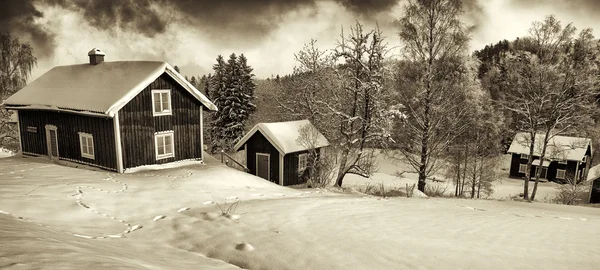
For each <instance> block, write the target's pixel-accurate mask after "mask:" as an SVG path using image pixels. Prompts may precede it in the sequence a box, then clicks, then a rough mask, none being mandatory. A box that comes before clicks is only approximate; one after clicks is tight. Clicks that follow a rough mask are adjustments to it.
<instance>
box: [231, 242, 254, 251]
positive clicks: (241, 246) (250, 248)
mask: <svg viewBox="0 0 600 270" xmlns="http://www.w3.org/2000/svg"><path fill="white" fill-rule="evenodd" d="M235 249H237V250H239V251H253V250H254V247H253V246H252V245H250V244H248V243H244V242H242V243H240V244H236V245H235Z"/></svg>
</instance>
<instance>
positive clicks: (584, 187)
mask: <svg viewBox="0 0 600 270" xmlns="http://www.w3.org/2000/svg"><path fill="white" fill-rule="evenodd" d="M566 182H567V183H566V184H563V185H560V186H559V187H558V188H557V189H558V194H557V195H556V197H555V198H554V200H553V202H554V203H557V204H566V205H577V204H580V203H585V202H586V201H587V198H588V195H589V192H590V187H591V183H590V182H589V181H580V182H579V183H576V182H575V181H573V180H571V179H567V180H566Z"/></svg>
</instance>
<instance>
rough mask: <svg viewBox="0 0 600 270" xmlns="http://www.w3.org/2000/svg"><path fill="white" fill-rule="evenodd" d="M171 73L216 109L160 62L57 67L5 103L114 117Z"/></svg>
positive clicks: (202, 97) (206, 102)
mask: <svg viewBox="0 0 600 270" xmlns="http://www.w3.org/2000/svg"><path fill="white" fill-rule="evenodd" d="M164 73H166V74H168V75H169V76H170V77H171V78H173V80H175V81H176V82H177V83H178V84H180V85H181V86H182V87H183V88H184V89H185V90H187V92H189V93H190V94H191V95H192V96H193V97H194V98H196V99H197V100H198V101H200V102H201V103H202V104H203V105H204V106H205V107H206V108H207V109H209V110H213V111H216V110H217V107H216V106H215V105H214V104H213V103H212V102H210V100H209V99H208V98H206V96H204V95H203V94H202V93H201V92H200V91H199V90H198V89H196V88H195V87H194V86H193V85H191V84H190V83H189V82H188V81H187V80H185V78H184V77H183V76H182V75H181V74H179V73H178V72H177V71H175V69H174V68H173V67H171V66H170V65H169V64H167V63H165V62H158V61H116V62H103V63H102V64H100V65H89V64H80V65H69V66H58V67H55V68H53V69H51V70H50V71H48V72H47V73H45V74H44V75H42V76H41V77H39V78H38V79H36V80H34V81H33V82H31V83H30V84H28V85H27V86H25V87H24V88H23V89H21V90H20V91H18V92H17V93H15V94H14V95H12V96H11V97H9V98H8V99H6V100H5V101H4V104H5V105H7V107H8V108H10V107H11V106H24V107H25V108H34V109H35V108H39V109H54V110H67V111H84V112H90V113H95V114H104V115H108V116H111V117H112V116H114V114H115V113H116V112H117V111H118V110H119V109H120V108H122V107H123V106H125V105H126V104H127V102H129V101H130V100H131V99H133V98H134V97H135V96H136V95H137V94H139V93H140V92H141V91H142V90H143V89H144V88H145V87H147V86H148V85H149V84H150V83H152V82H153V81H154V80H156V79H157V78H158V77H159V76H161V75H162V74H164ZM21 108H23V107H21Z"/></svg>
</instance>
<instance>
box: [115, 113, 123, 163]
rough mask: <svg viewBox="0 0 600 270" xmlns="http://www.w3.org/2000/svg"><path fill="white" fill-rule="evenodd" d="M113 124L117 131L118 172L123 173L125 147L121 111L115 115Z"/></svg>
mask: <svg viewBox="0 0 600 270" xmlns="http://www.w3.org/2000/svg"><path fill="white" fill-rule="evenodd" d="M113 125H114V131H115V151H116V156H117V172H118V173H123V170H124V168H123V148H122V146H121V124H120V123H119V112H117V113H115V117H113Z"/></svg>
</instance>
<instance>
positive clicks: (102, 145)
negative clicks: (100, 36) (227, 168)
mask: <svg viewBox="0 0 600 270" xmlns="http://www.w3.org/2000/svg"><path fill="white" fill-rule="evenodd" d="M88 56H89V63H87V64H79V65H69V66H58V67H55V68H53V69H51V70H50V71H48V72H47V73H45V74H43V75H42V76H41V77H39V78H38V79H36V80H35V81H33V82H31V83H30V84H29V85H27V86H25V87H24V88H23V89H21V90H20V91H18V92H17V93H15V94H14V95H12V96H11V97H9V98H8V99H6V100H5V101H4V105H6V108H7V109H11V110H14V111H15V112H16V115H17V119H18V122H17V125H18V131H19V138H20V146H21V149H22V153H23V154H24V155H34V156H48V157H50V158H51V159H54V160H67V161H72V162H77V163H82V164H87V165H92V166H96V167H99V168H103V169H107V170H112V171H116V172H120V173H121V172H124V171H125V170H127V169H128V168H134V167H138V166H143V165H155V164H163V163H169V162H174V161H180V160H202V158H203V156H202V155H203V154H202V149H203V123H202V114H203V111H204V110H205V109H207V110H213V111H216V110H217V108H216V106H215V105H214V104H213V103H211V102H210V101H209V100H208V99H207V98H206V96H204V95H203V94H202V93H201V92H200V91H198V90H197V89H196V88H194V86H192V85H191V84H190V83H189V82H187V81H186V80H185V78H184V77H183V76H182V75H180V74H179V73H178V72H176V71H175V70H174V69H173V68H172V67H171V66H170V65H169V64H167V63H165V62H151V61H118V62H104V53H103V52H102V51H100V50H99V49H96V48H95V49H92V50H91V51H90V52H89V53H88Z"/></svg>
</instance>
